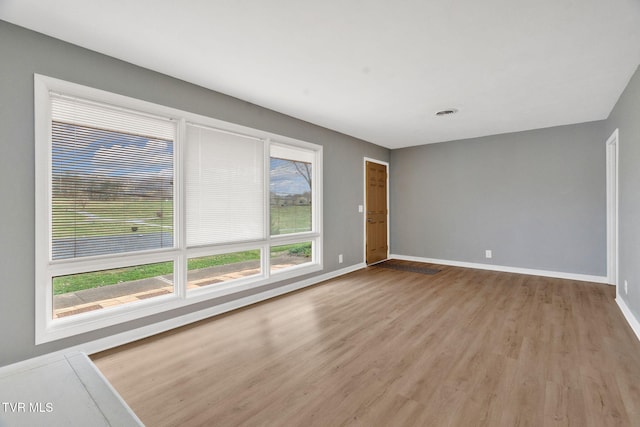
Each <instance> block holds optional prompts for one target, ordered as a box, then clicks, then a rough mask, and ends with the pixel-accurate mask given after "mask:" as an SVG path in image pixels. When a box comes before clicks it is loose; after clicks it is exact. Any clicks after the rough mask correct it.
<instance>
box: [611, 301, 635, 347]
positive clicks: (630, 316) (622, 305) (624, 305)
mask: <svg viewBox="0 0 640 427" xmlns="http://www.w3.org/2000/svg"><path fill="white" fill-rule="evenodd" d="M616 303H617V304H618V307H620V311H622V315H623V316H624V318H625V319H626V320H627V323H628V324H629V326H631V329H633V332H634V333H635V334H636V337H637V338H638V340H640V322H638V319H636V316H634V315H633V313H632V312H631V310H629V306H627V303H626V302H624V300H623V299H622V298H620V297H617V298H616Z"/></svg>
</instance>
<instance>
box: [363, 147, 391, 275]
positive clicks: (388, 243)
mask: <svg viewBox="0 0 640 427" xmlns="http://www.w3.org/2000/svg"><path fill="white" fill-rule="evenodd" d="M367 162H371V163H377V164H379V165H384V166H386V168H387V256H386V258H385V259H389V254H390V253H391V236H390V234H389V228H390V223H389V217H390V216H391V209H389V175H390V174H389V162H385V161H383V160H378V159H373V158H371V157H363V158H362V172H363V173H362V189H363V193H362V200H364V202H363V204H362V230H363V237H362V254H363V260H364V263H365V264H366V265H369V264H367Z"/></svg>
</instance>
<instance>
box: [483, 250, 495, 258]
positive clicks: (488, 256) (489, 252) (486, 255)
mask: <svg viewBox="0 0 640 427" xmlns="http://www.w3.org/2000/svg"><path fill="white" fill-rule="evenodd" d="M484 257H485V258H491V257H493V253H492V252H491V249H487V250H486V251H484Z"/></svg>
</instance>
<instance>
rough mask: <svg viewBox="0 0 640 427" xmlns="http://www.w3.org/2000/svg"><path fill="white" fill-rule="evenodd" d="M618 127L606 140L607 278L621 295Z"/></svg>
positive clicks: (617, 293)
mask: <svg viewBox="0 0 640 427" xmlns="http://www.w3.org/2000/svg"><path fill="white" fill-rule="evenodd" d="M618 135H619V132H618V129H616V130H614V131H613V133H612V134H611V136H610V137H609V139H607V142H606V156H607V157H606V161H607V278H608V280H609V283H611V284H612V285H614V286H615V287H616V295H617V296H618V297H619V295H620V287H619V286H618V274H619V267H618V265H619V258H618V257H619V253H618V241H619V231H618V230H619V226H618V223H619V219H618V218H619V214H618V206H619V190H618V188H619V187H618V170H619V163H618V162H619V158H620V156H619V154H618V153H619V149H620V145H619V143H618V141H619V139H618Z"/></svg>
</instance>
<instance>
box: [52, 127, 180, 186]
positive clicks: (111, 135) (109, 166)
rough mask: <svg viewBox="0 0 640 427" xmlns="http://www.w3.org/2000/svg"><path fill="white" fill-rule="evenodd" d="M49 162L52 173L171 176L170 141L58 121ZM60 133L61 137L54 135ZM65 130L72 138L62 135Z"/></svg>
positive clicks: (171, 150) (171, 155) (171, 145)
mask: <svg viewBox="0 0 640 427" xmlns="http://www.w3.org/2000/svg"><path fill="white" fill-rule="evenodd" d="M54 129H58V131H54V139H53V148H52V156H53V157H52V163H53V170H54V175H55V174H65V173H69V174H74V175H77V174H99V175H106V176H111V177H127V176H136V177H140V176H141V175H143V176H151V177H153V176H158V177H161V176H172V175H173V143H172V142H170V141H163V140H158V139H150V138H146V137H141V136H135V135H127V134H122V133H116V132H109V131H102V130H98V129H89V128H85V127H80V126H74V125H66V124H65V125H57V126H56V127H55V128H54ZM58 134H60V135H61V136H62V137H61V139H58V138H56V135H58ZM67 134H69V135H73V136H74V137H73V138H66V139H62V138H64V137H65V136H66V135H67Z"/></svg>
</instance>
